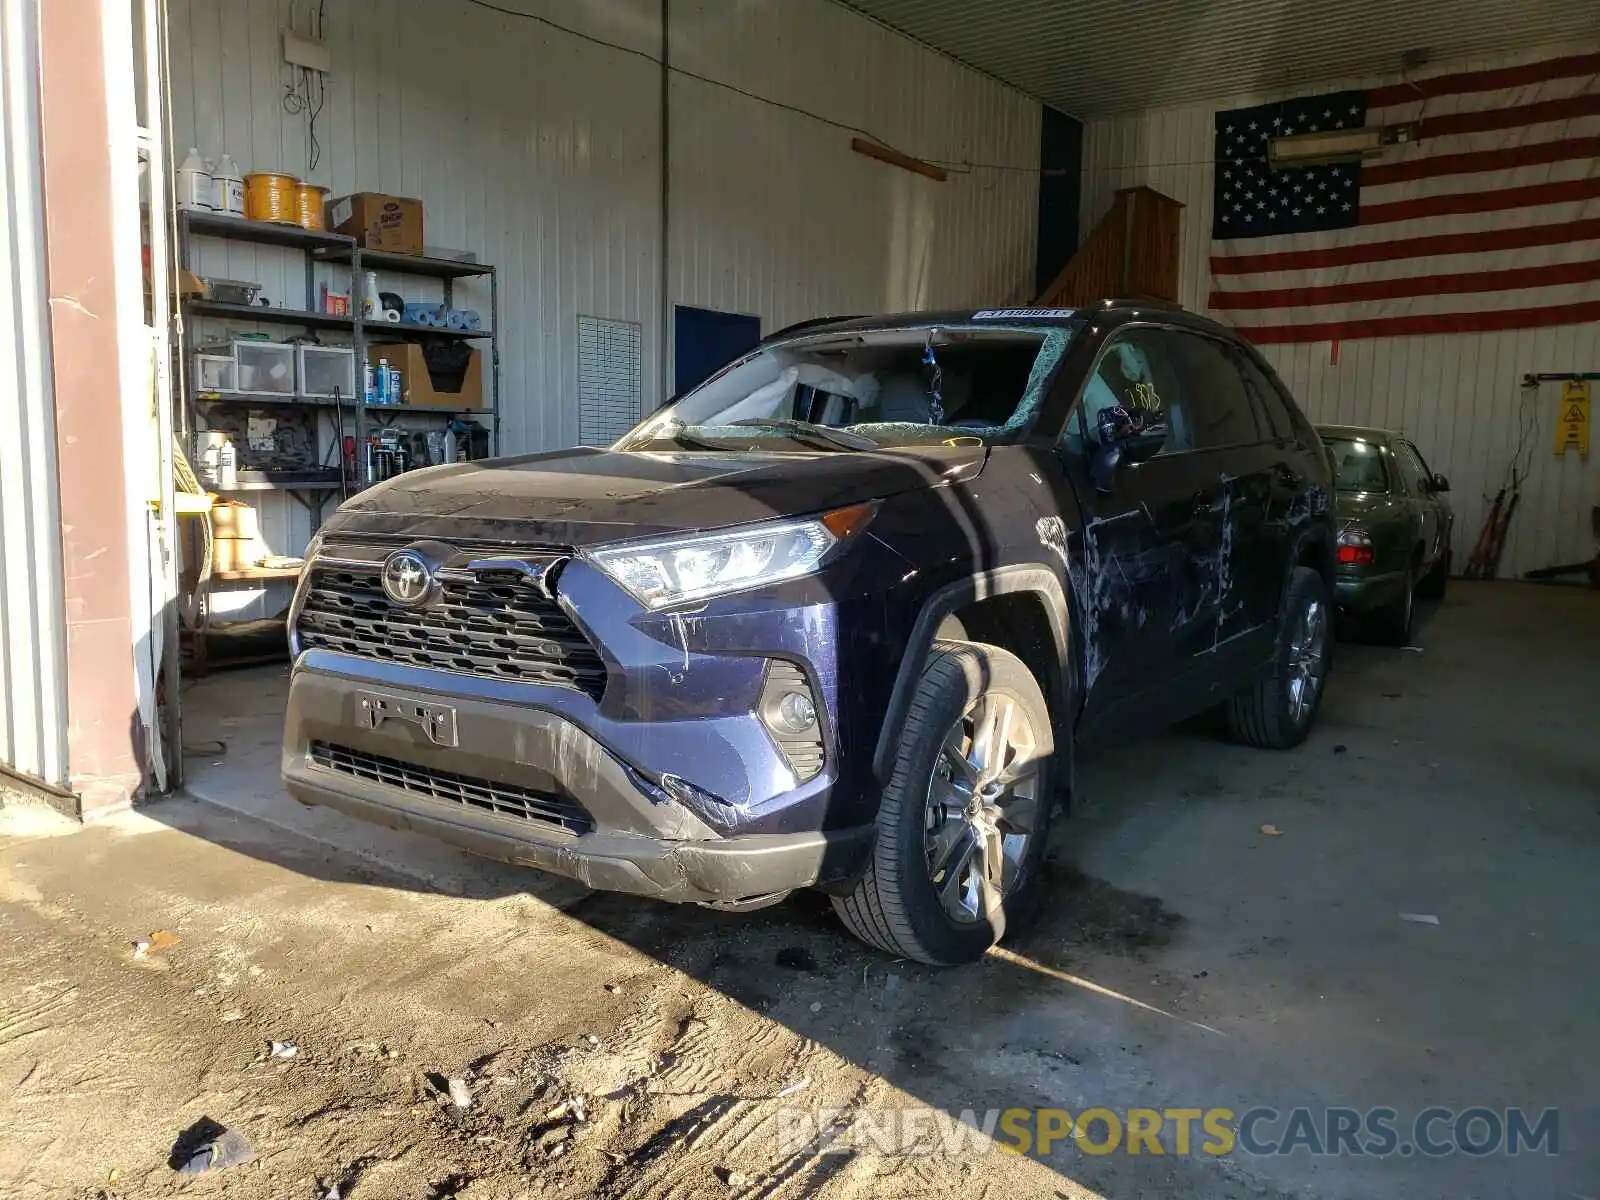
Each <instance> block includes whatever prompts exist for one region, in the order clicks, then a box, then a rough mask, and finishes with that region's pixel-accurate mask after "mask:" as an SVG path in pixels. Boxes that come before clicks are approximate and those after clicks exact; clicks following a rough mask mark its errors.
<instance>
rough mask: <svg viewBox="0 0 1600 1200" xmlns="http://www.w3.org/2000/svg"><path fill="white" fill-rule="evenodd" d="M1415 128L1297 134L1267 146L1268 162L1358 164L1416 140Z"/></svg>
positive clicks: (1375, 127) (1284, 164)
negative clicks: (1391, 148) (1390, 147)
mask: <svg viewBox="0 0 1600 1200" xmlns="http://www.w3.org/2000/svg"><path fill="white" fill-rule="evenodd" d="M1416 136H1417V127H1416V126H1415V125H1364V126H1362V127H1361V128H1359V129H1327V130H1323V131H1322V132H1320V133H1296V134H1292V135H1290V136H1289V137H1276V138H1272V139H1270V140H1269V141H1268V142H1267V161H1268V162H1269V163H1270V164H1271V165H1272V168H1273V169H1274V170H1277V169H1278V168H1279V167H1310V166H1316V165H1319V164H1321V163H1339V162H1360V161H1361V160H1362V159H1364V158H1371V157H1372V156H1373V155H1375V154H1378V153H1381V152H1382V150H1383V148H1384V147H1385V146H1400V145H1404V144H1405V143H1407V142H1412V141H1415V140H1416Z"/></svg>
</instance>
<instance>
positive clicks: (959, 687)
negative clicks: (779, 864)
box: [833, 642, 1054, 965]
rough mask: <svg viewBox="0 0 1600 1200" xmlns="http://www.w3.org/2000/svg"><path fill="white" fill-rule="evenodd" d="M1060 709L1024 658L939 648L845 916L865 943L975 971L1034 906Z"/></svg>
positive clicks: (840, 906)
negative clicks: (1053, 711)
mask: <svg viewBox="0 0 1600 1200" xmlns="http://www.w3.org/2000/svg"><path fill="white" fill-rule="evenodd" d="M1053 750H1054V742H1053V740H1052V736H1051V726H1050V710H1049V707H1048V706H1047V705H1046V703H1045V699H1044V695H1043V693H1042V692H1041V691H1040V690H1039V684H1038V682H1037V681H1036V680H1035V679H1034V677H1033V674H1032V672H1030V671H1029V670H1028V668H1027V666H1026V665H1024V663H1023V662H1022V660H1021V659H1019V658H1017V657H1016V655H1014V654H1011V653H1009V652H1008V651H1006V650H1002V649H1001V648H1000V647H998V646H989V645H984V644H982V643H978V642H935V643H934V647H933V653H932V654H931V655H930V656H929V658H928V663H927V666H925V667H924V668H923V671H922V678H921V679H920V680H919V681H918V684H917V691H916V694H915V695H914V696H913V697H912V701H911V707H910V710H909V712H908V713H907V715H906V722H905V727H904V729H902V731H901V735H900V750H899V753H898V755H897V756H896V758H895V765H894V772H893V774H892V775H891V777H890V780H889V786H888V788H886V789H885V791H884V794H883V801H882V803H881V804H880V806H879V809H878V836H877V843H876V845H875V846H874V849H873V854H872V858H871V860H870V861H869V863H868V865H867V869H866V872H865V873H864V874H863V875H862V877H861V879H860V880H859V881H858V882H857V884H856V886H855V888H854V890H852V891H851V893H850V894H849V895H848V896H843V897H836V898H835V899H834V901H833V905H834V908H835V910H836V911H837V912H838V914H839V916H840V918H841V919H842V920H843V921H844V923H845V925H846V926H847V927H848V928H849V929H850V932H852V933H854V934H855V935H856V936H857V937H859V938H860V939H861V940H862V941H864V942H868V943H870V944H872V945H874V946H877V947H878V948H879V949H882V950H885V951H887V952H889V953H890V954H895V955H899V956H901V957H904V958H911V959H915V960H916V961H918V962H924V963H931V964H934V965H949V964H954V963H963V962H971V961H973V960H974V959H977V958H981V957H982V956H983V954H984V952H985V951H987V950H988V949H989V947H991V946H993V945H994V944H995V943H996V942H998V941H999V940H1000V939H1001V937H1003V936H1004V935H1005V931H1006V926H1007V923H1008V921H1011V922H1013V923H1014V922H1015V921H1016V920H1017V919H1018V918H1020V917H1021V916H1022V915H1023V914H1024V913H1026V912H1027V911H1028V910H1029V909H1030V907H1031V906H1032V904H1033V901H1034V899H1035V896H1036V893H1037V890H1038V883H1039V864H1040V862H1041V861H1042V859H1043V857H1044V849H1045V835H1046V833H1047V832H1048V830H1049V825H1050V814H1051V808H1052V804H1053V797H1052V795H1051V790H1050V789H1051V771H1050V758H1051V754H1052V752H1053Z"/></svg>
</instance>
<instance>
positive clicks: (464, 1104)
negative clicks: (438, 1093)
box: [448, 1075, 472, 1108]
mask: <svg viewBox="0 0 1600 1200" xmlns="http://www.w3.org/2000/svg"><path fill="white" fill-rule="evenodd" d="M448 1087H449V1090H450V1103H451V1104H454V1105H455V1106H456V1107H457V1108H471V1107H472V1089H471V1088H469V1087H468V1086H467V1081H466V1080H465V1079H463V1078H461V1076H459V1075H456V1076H452V1077H451V1078H450V1079H449V1080H448Z"/></svg>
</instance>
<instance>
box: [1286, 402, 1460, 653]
mask: <svg viewBox="0 0 1600 1200" xmlns="http://www.w3.org/2000/svg"><path fill="white" fill-rule="evenodd" d="M1317 432H1318V433H1319V434H1320V435H1321V436H1322V442H1323V445H1325V446H1326V447H1327V448H1328V455H1329V457H1330V458H1332V460H1333V470H1334V477H1335V479H1336V481H1337V482H1336V485H1335V486H1336V487H1337V488H1338V497H1337V500H1336V503H1335V507H1336V508H1337V510H1338V517H1339V543H1338V550H1337V575H1336V581H1335V590H1336V593H1337V599H1338V603H1339V608H1340V611H1342V612H1348V613H1351V614H1353V615H1357V616H1361V617H1365V618H1369V619H1370V620H1371V623H1372V626H1373V629H1374V631H1375V632H1376V633H1377V634H1378V636H1380V637H1381V638H1382V639H1383V640H1384V641H1386V642H1389V643H1392V644H1394V645H1398V646H1403V645H1405V644H1406V643H1407V642H1409V641H1410V640H1411V623H1412V619H1413V615H1414V613H1415V611H1416V597H1418V596H1423V597H1427V598H1431V599H1437V598H1439V597H1442V596H1443V595H1444V589H1445V580H1446V579H1448V578H1449V575H1450V533H1451V529H1452V527H1453V526H1454V524H1455V515H1454V513H1452V512H1451V510H1450V501H1449V499H1448V498H1447V495H1446V494H1447V493H1448V492H1449V491H1450V483H1449V481H1448V480H1447V479H1445V477H1444V476H1443V475H1436V474H1435V473H1434V472H1433V471H1432V470H1431V469H1430V468H1429V467H1428V464H1427V462H1426V461H1425V460H1424V459H1423V457H1422V455H1421V453H1420V452H1419V451H1418V450H1417V448H1416V446H1415V445H1413V444H1412V443H1411V441H1410V440H1409V439H1408V438H1407V437H1405V435H1403V434H1399V433H1393V432H1391V431H1389V430H1386V429H1362V428H1358V427H1356V426H1351V425H1319V426H1317Z"/></svg>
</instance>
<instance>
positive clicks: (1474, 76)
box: [1367, 54, 1600, 109]
mask: <svg viewBox="0 0 1600 1200" xmlns="http://www.w3.org/2000/svg"><path fill="white" fill-rule="evenodd" d="M1574 75H1600V54H1573V55H1569V56H1568V57H1566V58H1549V59H1546V60H1545V61H1543V62H1536V63H1525V64H1524V65H1522V66H1520V67H1501V68H1499V69H1497V70H1492V71H1468V72H1465V73H1463V74H1460V75H1436V76H1434V77H1433V78H1432V79H1417V80H1413V81H1412V82H1410V83H1397V84H1395V85H1393V86H1392V87H1381V88H1373V89H1372V90H1371V91H1370V92H1368V93H1367V107H1368V108H1369V109H1372V108H1388V107H1389V106H1390V105H1392V104H1409V103H1411V102H1413V101H1416V100H1426V99H1428V98H1429V97H1431V96H1452V95H1459V94H1461V93H1463V92H1498V91H1503V90H1508V89H1510V88H1518V87H1527V86H1529V85H1530V84H1535V83H1547V82H1549V81H1550V80H1552V79H1567V78H1570V77H1571V76H1574Z"/></svg>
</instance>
